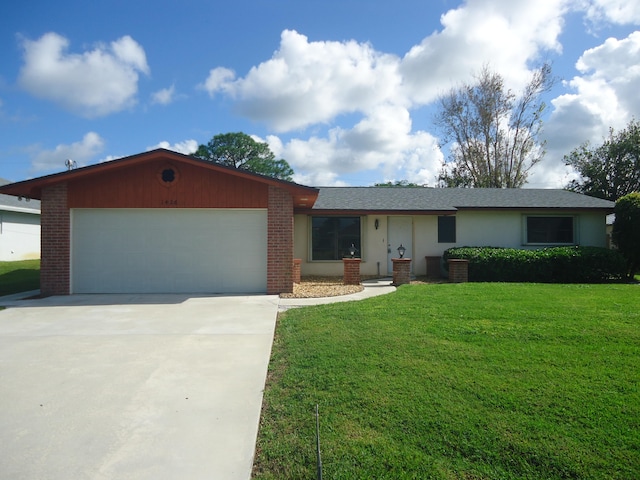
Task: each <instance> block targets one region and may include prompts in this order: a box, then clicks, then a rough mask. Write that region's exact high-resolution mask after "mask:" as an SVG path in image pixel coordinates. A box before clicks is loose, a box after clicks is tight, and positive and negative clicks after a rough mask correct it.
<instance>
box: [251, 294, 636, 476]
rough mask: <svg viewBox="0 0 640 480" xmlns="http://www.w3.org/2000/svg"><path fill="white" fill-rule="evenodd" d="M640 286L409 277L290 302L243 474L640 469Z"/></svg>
mask: <svg viewBox="0 0 640 480" xmlns="http://www.w3.org/2000/svg"><path fill="white" fill-rule="evenodd" d="M639 365H640V286H639V285H547V284H545V285H542V284H498V283H493V284H492V283H485V284H481V283H466V284H438V285H405V286H403V287H400V288H399V289H398V291H397V292H395V293H393V294H390V295H386V296H381V297H376V298H372V299H369V300H365V301H361V302H349V303H338V304H331V305H324V306H317V307H309V308H303V309H294V310H289V311H287V312H286V313H284V314H283V315H281V317H280V319H279V322H278V326H277V330H276V338H275V341H274V346H273V352H272V358H271V363H270V367H269V376H268V382H267V388H266V391H265V399H264V405H263V414H262V419H261V425H260V433H259V438H258V447H257V452H256V461H255V465H254V478H258V479H279V480H282V479H301V478H308V479H311V478H316V451H315V446H316V444H315V441H316V439H315V406H316V404H318V405H319V412H320V436H321V451H322V463H323V474H324V478H325V479H329V478H331V479H334V478H340V479H364V478H367V479H368V478H371V479H373V478H375V479H404V478H407V479H428V478H433V479H457V478H464V479H548V478H558V479H560V478H576V479H578V478H579V479H601V478H610V479H630V478H640V391H639V383H640V368H639Z"/></svg>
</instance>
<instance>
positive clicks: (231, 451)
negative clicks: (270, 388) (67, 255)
mask: <svg viewBox="0 0 640 480" xmlns="http://www.w3.org/2000/svg"><path fill="white" fill-rule="evenodd" d="M277 310H278V298H277V297H276V296H259V295H256V296H213V297H190V296H184V295H74V296H70V297H50V298H46V299H40V300H30V301H22V302H16V304H15V306H13V307H11V308H8V309H7V310H4V311H1V312H0V478H2V479H5V478H6V479H12V480H19V479H65V480H67V479H116V478H117V479H154V480H158V479H178V478H179V479H189V480H197V479H205V478H206V479H223V480H233V479H242V480H246V479H248V478H249V477H250V475H251V466H252V460H253V454H254V447H255V439H256V435H257V429H258V421H259V417H260V407H261V402H262V391H263V388H264V383H265V378H266V372H267V366H268V362H269V355H270V351H271V344H272V340H273V332H274V328H275V319H276V314H277Z"/></svg>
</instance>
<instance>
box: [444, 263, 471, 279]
mask: <svg viewBox="0 0 640 480" xmlns="http://www.w3.org/2000/svg"><path fill="white" fill-rule="evenodd" d="M449 281H450V282H453V283H466V282H468V281H469V260H463V259H459V258H450V259H449Z"/></svg>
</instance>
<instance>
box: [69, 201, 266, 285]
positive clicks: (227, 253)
mask: <svg viewBox="0 0 640 480" xmlns="http://www.w3.org/2000/svg"><path fill="white" fill-rule="evenodd" d="M71 228H72V235H71V239H72V243H71V278H72V280H71V283H72V292H73V293H253V292H265V291H266V289H267V212H266V210H238V209H233V210H217V209H215V210H214V209H166V210H165V209H74V210H72V227H71Z"/></svg>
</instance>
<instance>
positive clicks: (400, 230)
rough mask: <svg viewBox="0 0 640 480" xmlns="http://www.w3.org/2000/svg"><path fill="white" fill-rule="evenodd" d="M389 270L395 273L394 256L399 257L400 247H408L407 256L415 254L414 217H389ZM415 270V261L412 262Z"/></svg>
mask: <svg viewBox="0 0 640 480" xmlns="http://www.w3.org/2000/svg"><path fill="white" fill-rule="evenodd" d="M387 228H388V230H387V240H388V241H387V272H388V274H389V275H391V273H393V263H392V262H391V259H392V258H398V257H399V255H398V247H399V246H400V245H401V244H402V246H403V247H404V248H406V249H407V251H406V253H405V254H404V256H405V258H411V256H412V255H413V219H412V218H411V217H389V218H388V219H387ZM411 267H412V270H413V262H412V265H411Z"/></svg>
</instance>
